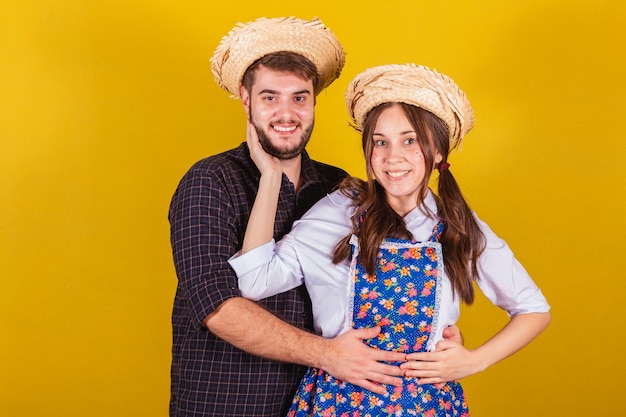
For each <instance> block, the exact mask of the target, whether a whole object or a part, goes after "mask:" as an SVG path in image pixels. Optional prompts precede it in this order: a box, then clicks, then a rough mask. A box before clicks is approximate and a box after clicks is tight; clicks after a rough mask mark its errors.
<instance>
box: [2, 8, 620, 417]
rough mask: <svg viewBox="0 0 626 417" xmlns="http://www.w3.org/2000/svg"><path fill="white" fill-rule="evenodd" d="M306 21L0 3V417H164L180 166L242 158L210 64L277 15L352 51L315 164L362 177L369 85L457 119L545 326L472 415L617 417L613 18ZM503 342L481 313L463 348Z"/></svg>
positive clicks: (572, 13)
mask: <svg viewBox="0 0 626 417" xmlns="http://www.w3.org/2000/svg"><path fill="white" fill-rule="evenodd" d="M306 3H308V4H310V5H307V4H304V3H303V4H299V3H298V2H294V1H283V0H280V1H271V2H258V1H239V2H238V1H226V2H214V1H206V0H178V1H164V0H108V1H104V0H100V1H98V0H83V1H80V0H65V1H52V0H39V1H34V0H21V1H18V0H14V1H10V0H1V1H0V141H1V142H0V145H1V146H0V170H1V171H0V277H1V280H2V281H1V282H2V289H1V290H0V337H1V338H2V342H1V343H0V414H1V415H3V416H92V417H97V416H132V417H136V416H165V415H166V414H167V403H168V398H169V385H168V384H169V361H170V353H169V352H170V346H171V339H170V337H171V336H170V324H169V320H170V318H169V316H170V311H171V304H172V300H173V296H174V289H175V275H174V270H173V265H172V260H171V253H170V247H169V240H168V239H169V229H168V223H167V208H168V204H169V199H170V197H171V195H172V193H173V191H174V189H175V187H176V185H177V183H178V180H179V179H180V177H181V176H182V175H183V174H184V172H185V171H186V170H187V169H188V167H189V166H190V165H191V164H192V163H193V162H195V161H196V160H198V159H201V158H203V157H205V156H207V155H210V154H213V153H216V152H218V151H222V150H226V149H229V148H232V147H234V146H236V145H238V144H239V143H240V141H242V140H243V138H244V123H243V111H242V109H241V106H240V104H239V102H237V101H234V100H231V99H229V98H228V96H227V94H226V93H225V92H223V91H222V90H220V89H219V88H218V87H217V85H216V84H215V83H214V81H213V78H212V75H211V73H210V68H209V57H210V56H211V54H212V52H213V49H214V48H215V46H216V45H217V43H218V41H219V40H220V38H221V36H223V35H224V34H226V32H227V31H228V30H230V29H231V28H232V27H233V26H234V24H235V23H236V22H237V21H249V20H253V19H255V18H257V17H259V16H268V17H275V16H285V15H296V16H299V17H303V18H312V17H314V16H318V17H320V18H321V19H322V20H323V21H324V22H325V23H326V24H327V25H328V26H329V27H330V28H331V29H332V30H333V31H334V32H335V33H336V34H337V36H338V37H339V38H340V40H341V41H342V43H343V45H344V47H345V49H346V50H347V52H348V56H347V65H346V67H345V69H344V71H343V75H342V77H341V78H340V79H339V80H338V81H336V82H335V83H334V84H333V85H332V86H331V87H330V88H329V89H328V90H327V91H326V92H324V93H322V95H321V96H320V97H319V99H318V110H317V121H316V129H315V133H314V135H313V139H312V143H311V145H310V147H309V151H310V153H311V154H312V156H313V157H315V158H317V159H320V160H322V161H325V162H329V163H332V164H336V165H340V166H342V167H345V168H346V169H348V170H349V171H350V172H351V173H353V174H356V175H362V172H363V171H362V158H361V151H360V148H359V144H358V136H357V135H356V134H355V133H354V132H352V131H351V130H350V129H349V128H348V127H347V116H346V111H345V107H344V103H343V94H344V91H345V88H346V87H347V84H348V83H349V81H350V80H351V79H352V77H353V76H354V75H356V73H358V72H360V71H361V70H363V69H365V68H366V67H369V66H373V65H379V64H387V63H405V62H415V63H420V64H425V65H428V66H430V67H432V68H436V69H437V70H439V71H441V72H443V73H445V74H448V75H450V76H451V77H452V78H454V79H455V81H457V83H458V84H459V85H460V86H461V87H462V88H463V89H464V90H465V92H466V93H467V95H468V96H469V98H470V100H471V102H472V104H473V106H474V109H475V113H476V127H475V129H474V130H473V131H472V132H471V133H470V134H469V135H468V137H467V139H466V141H465V143H464V147H463V149H462V151H461V152H459V153H457V154H456V155H455V156H454V157H453V158H452V161H451V162H452V167H451V169H452V172H453V173H454V174H455V176H456V177H457V179H458V180H459V182H460V183H461V185H462V187H463V190H464V192H465V194H466V196H467V197H468V199H469V201H470V203H471V205H472V207H473V208H474V209H475V210H476V211H477V212H478V214H479V215H480V216H481V217H482V218H483V219H484V220H486V221H487V222H488V223H489V224H490V225H491V226H492V228H493V229H494V230H495V231H496V232H497V233H498V234H499V235H500V236H502V237H503V238H505V239H506V240H507V242H508V243H509V244H510V246H511V247H512V248H513V250H514V251H515V253H516V255H517V257H518V258H519V259H520V260H521V261H522V263H523V264H524V265H525V266H526V268H527V269H528V271H529V272H530V273H531V275H532V276H533V277H534V278H535V280H536V282H537V283H538V284H539V285H540V286H541V288H542V289H543V291H544V293H545V295H546V296H547V298H548V300H549V301H550V303H551V305H552V307H553V322H552V324H551V326H550V327H549V328H548V330H547V331H546V332H545V333H544V334H542V335H541V336H540V337H539V338H538V339H537V340H536V341H535V342H533V343H532V344H531V345H530V346H529V347H528V348H526V349H525V350H524V351H522V352H520V353H518V354H517V355H515V356H513V357H512V358H510V359H508V360H506V361H505V362H502V363H500V364H498V365H495V366H494V367H492V368H490V369H488V370H487V371H486V372H483V373H481V374H479V375H475V376H472V377H470V378H468V379H466V380H465V382H464V385H465V389H466V393H467V396H468V400H469V404H470V408H471V410H472V411H473V415H474V416H479V417H480V416H509V417H512V416H524V417H526V416H557V415H562V416H565V415H567V416H583V415H591V414H593V415H617V414H619V413H620V412H621V410H623V408H624V407H623V405H622V404H621V402H622V400H623V397H622V395H623V386H624V381H623V379H624V375H625V374H626V365H625V362H624V360H623V356H624V350H625V349H624V347H625V346H624V343H625V342H624V337H623V329H622V326H621V324H622V323H623V320H622V317H623V313H624V312H623V308H622V301H623V294H624V292H625V291H626V284H625V282H626V279H625V278H626V277H625V273H624V259H625V249H626V243H625V241H626V239H625V238H626V236H625V230H626V224H625V221H624V215H625V213H626V207H625V206H626V204H625V202H624V191H625V185H626V178H625V175H624V166H625V165H626V163H625V162H624V155H625V151H626V145H625V144H624V141H625V138H626V135H625V133H626V77H625V69H626V67H625V64H624V61H623V56H624V50H626V29H625V25H626V6H625V5H624V2H623V1H620V0H612V1H611V0H598V1H594V2H588V1H582V0H574V1H567V2H566V1H556V0H525V1H521V0H520V1H493V0H477V1H460V0H459V1H454V0H440V1H429V2H425V1H415V0H387V1H384V2H381V1H370V0H360V1H343V2H342V1H311V2H306ZM505 320H506V317H505V314H504V313H502V312H500V311H499V310H497V309H496V308H494V307H492V306H491V305H490V304H488V303H487V302H485V300H484V299H483V298H480V299H479V300H478V302H477V303H476V304H475V306H473V307H471V308H468V309H464V312H463V317H462V321H461V326H462V329H463V332H464V334H465V336H466V340H467V345H468V346H470V347H471V346H475V345H476V344H477V343H479V342H480V341H482V340H484V339H485V338H487V337H489V335H491V334H492V333H493V332H494V331H495V330H496V329H497V328H498V327H499V326H501V325H502V324H503V323H504V322H505ZM268 337H269V335H268ZM277 342H279V341H277ZM618 410H619V411H618Z"/></svg>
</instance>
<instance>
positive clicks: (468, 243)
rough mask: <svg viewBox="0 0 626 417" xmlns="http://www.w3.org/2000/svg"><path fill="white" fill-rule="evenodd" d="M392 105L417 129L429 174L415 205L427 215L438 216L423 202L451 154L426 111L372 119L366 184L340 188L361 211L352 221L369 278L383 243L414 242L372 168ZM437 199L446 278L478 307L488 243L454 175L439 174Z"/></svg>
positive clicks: (340, 255) (367, 131)
mask: <svg viewBox="0 0 626 417" xmlns="http://www.w3.org/2000/svg"><path fill="white" fill-rule="evenodd" d="M393 105H398V106H400V107H401V108H402V110H403V111H404V114H405V115H406V117H407V119H408V120H409V123H410V124H411V126H413V128H414V129H415V133H416V136H417V141H418V142H419V144H420V146H421V148H422V153H423V154H424V162H425V164H426V167H427V169H426V175H425V177H424V181H423V182H422V185H421V189H420V193H419V195H420V196H421V198H420V201H416V204H417V205H418V207H419V209H420V210H422V212H424V214H426V215H429V216H435V214H434V213H431V212H430V211H429V210H428V208H426V207H425V206H424V205H423V199H424V197H426V194H427V192H428V183H429V180H430V176H431V174H432V172H433V170H434V169H435V168H436V167H435V165H436V161H435V159H436V156H437V153H438V154H439V155H441V156H442V160H441V162H440V164H443V163H445V162H446V161H447V159H448V154H449V153H450V151H451V150H452V149H451V147H450V141H449V138H448V128H447V126H446V125H445V123H444V122H443V121H442V120H441V119H439V118H438V117H436V116H435V115H433V114H432V113H430V112H429V111H427V110H424V109H422V108H420V107H417V106H413V105H410V104H405V103H384V104H381V105H379V106H377V107H375V108H373V109H372V110H371V111H370V112H369V113H368V115H367V117H366V119H365V122H364V123H363V134H362V147H363V153H364V154H365V161H366V172H367V181H363V180H361V179H359V178H355V177H351V178H347V179H345V180H344V181H343V182H342V183H341V185H340V189H341V190H342V192H343V193H344V194H345V195H347V196H349V197H351V198H352V199H353V200H354V206H355V208H356V211H355V213H354V216H353V217H352V231H353V233H354V234H355V235H357V236H358V237H359V257H360V260H361V263H362V264H363V267H364V268H365V271H366V272H367V273H368V274H370V275H374V274H375V273H376V258H377V254H378V248H379V247H380V244H381V242H382V241H383V239H384V238H388V237H394V238H401V239H412V236H411V233H410V232H409V231H408V230H407V228H406V224H405V223H404V218H403V217H402V216H400V215H399V214H398V213H396V212H395V211H394V210H393V209H392V208H391V206H390V205H389V204H388V202H387V199H386V198H385V190H384V189H383V188H382V187H381V186H380V184H378V182H377V181H376V180H375V179H374V175H373V170H372V166H371V157H372V152H373V148H374V140H373V139H372V137H373V134H374V129H375V128H376V123H377V121H378V118H379V117H380V114H381V113H382V112H383V110H385V109H387V108H389V107H391V106H393ZM428 167H431V169H428ZM437 193H438V196H437V195H436V196H435V199H436V201H437V215H438V216H439V217H440V218H441V219H442V221H443V222H444V224H445V227H444V230H443V233H442V235H441V238H440V239H439V241H440V243H441V245H442V248H443V259H444V268H445V271H446V275H447V276H448V277H449V278H450V281H451V282H452V290H453V293H454V294H455V295H459V296H460V297H461V300H462V301H463V302H465V303H466V304H471V303H472V302H473V301H474V286H473V281H475V280H477V279H478V269H477V261H478V257H479V255H480V254H481V253H482V251H483V250H484V248H485V238H484V235H483V233H482V232H481V230H480V227H479V226H478V222H477V221H476V218H475V217H474V215H473V212H472V210H471V209H470V207H469V205H468V204H467V202H466V201H465V198H464V197H463V194H462V193H461V190H460V188H459V186H458V184H457V182H456V180H455V179H454V176H453V175H452V173H451V172H450V170H449V169H444V170H442V171H441V172H440V174H439V181H438V188H437ZM349 240H350V236H346V237H345V238H344V239H343V240H342V241H341V242H339V244H338V245H337V247H336V248H335V251H334V253H333V262H335V263H339V262H341V261H343V260H346V259H350V256H351V253H352V248H351V246H350V243H349Z"/></svg>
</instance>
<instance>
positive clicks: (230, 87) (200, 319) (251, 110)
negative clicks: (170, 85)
mask: <svg viewBox="0 0 626 417" xmlns="http://www.w3.org/2000/svg"><path fill="white" fill-rule="evenodd" d="M211 61H212V71H213V74H214V75H215V78H216V81H217V82H218V84H219V85H220V86H221V87H223V88H224V89H225V90H226V91H228V92H230V93H231V94H232V95H233V96H235V97H240V98H241V100H242V104H243V107H244V109H245V111H246V114H247V116H248V122H249V126H248V129H254V131H255V132H256V134H257V135H258V136H259V140H260V142H261V144H262V146H263V148H264V150H265V151H266V152H268V153H269V154H271V155H272V156H275V157H276V158H279V159H280V160H281V165H282V168H283V172H284V174H283V176H282V183H281V188H280V197H279V202H278V210H277V214H276V225H275V229H274V238H275V239H276V240H278V239H280V238H281V237H282V236H283V235H284V234H285V233H287V232H288V231H289V230H290V228H291V225H292V223H293V221H294V220H296V219H297V218H299V217H300V216H301V215H302V214H304V212H305V211H307V210H308V209H309V208H310V207H311V206H312V205H313V204H314V203H315V202H316V201H317V200H318V199H320V198H321V197H322V196H324V195H325V194H326V193H328V192H330V191H331V190H332V189H333V188H334V187H335V185H336V184H337V183H338V182H339V181H340V180H341V179H342V178H343V177H344V176H345V175H346V173H345V172H344V171H343V170H341V169H339V168H335V167H332V166H329V165H325V164H322V163H319V162H316V161H313V160H311V159H310V158H309V156H308V154H307V153H306V151H305V146H306V144H307V142H308V140H309V137H310V135H311V132H312V129H313V124H314V105H315V97H316V95H317V94H318V93H319V92H320V91H321V90H323V89H324V88H325V87H327V86H328V85H330V84H331V83H332V82H333V81H334V80H335V79H336V78H337V77H338V76H339V74H340V72H341V69H342V68H343V65H344V62H345V54H344V51H343V48H342V46H341V45H340V43H339V42H338V40H337V39H336V38H335V36H334V35H333V34H332V32H331V31H330V30H329V29H327V28H326V27H325V26H324V25H323V24H322V22H321V21H319V20H313V21H304V20H300V19H295V18H286V19H285V18H279V19H259V20H256V21H254V22H250V23H247V24H246V25H238V26H237V27H235V28H234V29H233V30H232V31H231V32H230V33H229V34H228V36H226V37H225V38H224V39H223V40H222V42H221V43H220V45H219V46H218V48H217V49H216V51H215V54H214V56H213V58H212V59H211ZM249 134H250V132H249ZM259 178H260V173H259V171H258V169H257V168H256V166H255V164H254V162H253V161H252V160H251V159H250V155H249V151H248V147H247V145H246V144H245V143H242V144H241V145H240V146H239V147H237V148H235V149H232V150H229V151H226V152H224V153H221V154H219V155H214V156H212V157H209V158H206V159H204V160H201V161H199V162H197V163H196V164H195V165H194V166H193V167H192V168H191V169H190V170H189V171H188V172H187V173H186V174H185V176H184V177H183V179H182V180H181V182H180V184H179V186H178V188H177V190H176V192H175V194H174V196H173V198H172V202H171V206H170V213H169V219H170V224H171V243H172V251H173V255H174V263H175V266H176V272H177V276H178V288H177V291H176V298H175V301H174V309H173V314H172V324H173V339H174V340H173V341H174V343H173V349H172V371H171V377H172V387H171V401H170V415H171V416H177V417H181V416H280V415H285V414H286V412H287V410H288V408H289V405H290V403H291V400H292V397H293V394H294V392H295V389H296V388H297V386H298V383H299V381H300V378H301V377H302V375H303V373H304V371H305V366H314V367H318V368H322V369H324V370H326V371H328V372H329V373H330V374H332V375H334V376H335V377H337V378H339V379H343V380H345V381H349V382H352V383H355V384H357V385H360V386H362V387H364V388H367V389H370V390H372V391H377V392H381V390H380V387H379V386H377V385H376V384H375V383H374V382H380V383H386V384H394V385H398V384H399V383H400V382H401V381H400V379H398V378H395V376H398V375H402V373H403V371H402V370H400V369H399V367H395V366H391V365H386V364H384V363H383V362H384V361H403V360H404V358H405V355H404V354H401V353H395V352H382V351H376V350H371V349H369V348H367V347H366V346H365V345H364V344H363V343H362V340H363V339H368V338H372V337H376V335H377V334H378V332H379V329H378V328H372V329H360V330H351V331H349V332H348V333H345V334H343V335H341V336H338V337H337V338H335V339H324V338H322V337H319V336H316V335H314V334H313V333H312V332H311V329H312V322H311V314H310V301H309V300H308V297H307V294H306V290H305V289H304V287H299V288H296V289H293V290H291V291H288V292H286V293H283V294H279V295H277V296H274V297H271V298H268V299H265V300H262V301H261V302H259V303H254V302H252V301H249V300H246V299H244V298H242V297H241V294H240V292H239V290H238V288H237V277H236V275H235V273H234V271H233V270H232V269H231V268H230V266H229V264H228V262H227V261H228V259H229V258H230V257H231V256H232V255H233V254H234V253H236V252H237V251H238V250H239V249H240V248H241V245H242V241H243V237H244V233H245V230H246V225H247V222H248V216H249V213H250V211H251V207H252V204H253V202H254V198H255V194H256V191H257V189H258V183H259ZM296 364H299V365H296ZM301 365H304V366H301Z"/></svg>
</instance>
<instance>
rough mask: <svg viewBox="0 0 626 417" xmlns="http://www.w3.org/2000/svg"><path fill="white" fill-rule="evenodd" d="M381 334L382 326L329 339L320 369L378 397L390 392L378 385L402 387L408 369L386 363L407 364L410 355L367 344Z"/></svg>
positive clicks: (353, 331)
mask: <svg viewBox="0 0 626 417" xmlns="http://www.w3.org/2000/svg"><path fill="white" fill-rule="evenodd" d="M379 333H380V327H372V328H367V329H352V330H349V331H348V332H346V333H344V334H342V335H340V336H337V337H336V338H334V339H327V340H328V349H327V351H326V352H325V359H324V362H323V364H322V366H320V367H321V368H322V369H324V370H325V371H326V372H328V373H329V374H331V375H332V376H334V377H335V378H337V379H340V380H342V381H345V382H350V383H352V384H354V385H358V386H360V387H362V388H365V389H367V390H370V391H372V392H375V393H378V394H385V393H386V389H385V388H384V387H383V386H381V385H378V384H388V385H395V386H400V385H402V378H398V377H399V376H402V375H404V370H403V369H400V367H399V366H395V365H388V364H385V363H382V362H404V361H405V358H406V354H404V353H400V352H388V351H384V350H378V349H374V348H370V347H368V346H367V345H365V344H364V343H363V340H364V339H372V338H374V337H376V336H378V334H379Z"/></svg>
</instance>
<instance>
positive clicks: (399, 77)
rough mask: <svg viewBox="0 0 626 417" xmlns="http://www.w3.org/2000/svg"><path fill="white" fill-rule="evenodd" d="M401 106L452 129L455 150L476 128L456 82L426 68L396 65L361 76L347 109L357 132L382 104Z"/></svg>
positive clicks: (350, 89) (348, 97)
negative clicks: (409, 106)
mask: <svg viewBox="0 0 626 417" xmlns="http://www.w3.org/2000/svg"><path fill="white" fill-rule="evenodd" d="M389 102H401V103H407V104H412V105H415V106H418V107H421V108H423V109H425V110H428V111H429V112H431V113H433V114H434V115H435V116H437V117H439V118H440V119H441V120H443V121H444V123H445V124H446V125H447V127H448V135H449V138H450V145H451V147H452V148H454V147H456V146H458V145H459V143H460V142H461V140H462V139H463V136H465V135H466V134H467V132H469V131H470V130H471V129H472V127H473V126H474V111H473V110H472V106H471V105H470V103H469V100H468V99H467V97H465V93H464V92H463V91H461V89H460V88H459V87H458V86H457V85H456V84H455V83H454V81H453V80H452V79H451V78H450V77H448V76H446V75H443V74H440V73H438V72H437V71H434V70H431V69H429V68H427V67H424V66H422V65H414V64H405V65H399V64H392V65H382V66H378V67H373V68H370V69H367V70H365V71H363V72H362V73H360V74H358V75H357V76H356V77H355V78H354V79H353V80H352V82H350V85H349V86H348V90H347V91H346V105H347V106H348V113H349V114H350V117H351V118H352V120H353V124H354V126H355V128H356V129H357V130H359V131H361V130H362V128H363V123H364V122H365V117H366V116H367V113H368V112H369V111H370V110H372V109H373V108H374V107H376V106H378V105H379V104H383V103H389Z"/></svg>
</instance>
